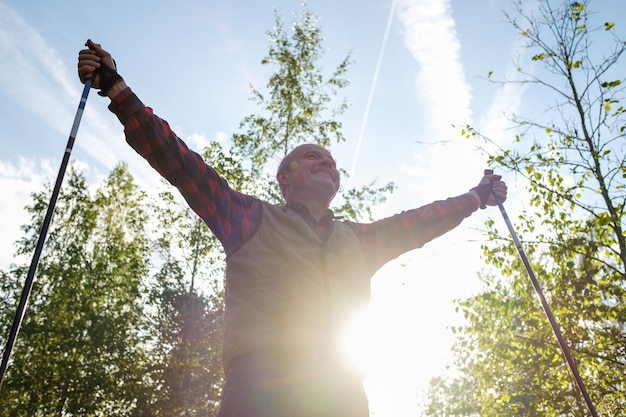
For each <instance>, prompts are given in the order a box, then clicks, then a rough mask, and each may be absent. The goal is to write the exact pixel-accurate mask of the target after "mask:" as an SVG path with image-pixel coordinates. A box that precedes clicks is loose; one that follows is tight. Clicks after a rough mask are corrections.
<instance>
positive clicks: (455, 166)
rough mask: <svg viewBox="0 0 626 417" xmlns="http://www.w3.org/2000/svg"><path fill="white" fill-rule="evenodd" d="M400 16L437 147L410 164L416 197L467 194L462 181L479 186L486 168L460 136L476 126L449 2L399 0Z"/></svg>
mask: <svg viewBox="0 0 626 417" xmlns="http://www.w3.org/2000/svg"><path fill="white" fill-rule="evenodd" d="M397 16H398V20H399V21H400V22H401V23H402V25H403V28H404V43H405V45H406V47H407V49H408V50H409V52H410V53H411V55H412V56H413V57H414V59H415V61H416V63H417V66H418V73H417V77H416V82H417V94H418V96H419V97H420V99H422V101H423V102H424V106H423V107H424V108H425V109H427V112H428V117H427V118H425V120H428V124H427V125H426V126H423V129H424V135H425V136H426V135H427V136H428V137H429V138H430V139H429V141H430V142H436V145H434V146H430V147H427V146H423V147H422V150H420V152H421V153H422V154H421V155H419V156H418V155H414V159H413V161H411V162H410V164H411V165H413V166H418V167H419V169H417V168H415V167H409V166H408V165H406V164H405V165H404V166H403V172H405V173H412V174H415V175H416V176H415V177H414V178H413V184H416V185H415V186H414V189H413V191H414V192H416V193H418V192H419V194H420V195H421V198H420V199H432V198H441V197H442V196H445V195H446V193H457V194H458V193H459V192H462V191H463V189H461V190H459V185H460V184H461V185H463V186H467V185H468V184H469V183H466V182H465V180H464V181H463V182H460V181H459V179H460V178H462V176H463V175H468V176H469V175H471V173H473V172H475V177H476V178H477V181H476V182H478V179H479V177H480V176H481V174H482V168H481V162H480V160H479V158H477V156H478V155H477V153H476V152H475V151H474V149H473V147H472V143H470V141H467V140H463V139H462V138H461V136H460V126H463V125H465V124H471V122H472V110H471V107H470V106H471V100H472V95H471V89H470V86H469V84H468V83H467V82H466V79H465V76H464V74H463V65H462V62H461V55H460V52H461V43H460V42H459V40H458V37H457V31H456V25H455V22H454V19H453V18H452V11H451V6H450V1H449V0H398V14H397ZM453 125H455V126H457V127H453ZM444 142H445V144H444ZM441 173H444V174H443V175H441ZM434 176H436V177H434Z"/></svg>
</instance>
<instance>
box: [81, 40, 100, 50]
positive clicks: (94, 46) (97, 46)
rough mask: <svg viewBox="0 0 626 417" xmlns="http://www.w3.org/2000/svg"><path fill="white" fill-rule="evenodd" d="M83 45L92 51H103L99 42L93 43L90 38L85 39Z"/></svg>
mask: <svg viewBox="0 0 626 417" xmlns="http://www.w3.org/2000/svg"><path fill="white" fill-rule="evenodd" d="M85 46H86V47H87V48H89V49H91V50H92V51H96V52H102V51H103V49H102V48H101V47H100V44H99V43H95V42H94V41H92V40H91V39H87V42H86V43H85Z"/></svg>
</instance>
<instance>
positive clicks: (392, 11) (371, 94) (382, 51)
mask: <svg viewBox="0 0 626 417" xmlns="http://www.w3.org/2000/svg"><path fill="white" fill-rule="evenodd" d="M397 2H398V0H393V2H392V3H391V9H389V17H388V18H387V27H386V29H385V36H384V37H383V44H382V46H381V47H380V52H379V53H378V62H377V63H376V70H375V71H374V78H373V79H372V85H371V87H370V92H369V95H368V97H367V104H366V105H365V113H364V114H363V120H362V122H361V129H360V131H359V137H358V140H357V144H356V150H355V151H354V157H353V158H352V166H351V167H350V176H349V177H348V189H349V188H350V186H351V184H352V177H353V176H354V171H355V170H356V164H357V161H358V159H359V153H360V151H361V143H362V142H363V133H364V132H365V126H366V125H367V118H368V116H369V112H370V107H371V105H372V99H373V97H374V90H375V89H376V83H377V82H378V73H379V72H380V66H381V63H382V61H383V55H384V54H385V47H386V46H387V39H388V38H389V31H390V30H391V24H392V23H393V16H394V14H395V10H396V4H397Z"/></svg>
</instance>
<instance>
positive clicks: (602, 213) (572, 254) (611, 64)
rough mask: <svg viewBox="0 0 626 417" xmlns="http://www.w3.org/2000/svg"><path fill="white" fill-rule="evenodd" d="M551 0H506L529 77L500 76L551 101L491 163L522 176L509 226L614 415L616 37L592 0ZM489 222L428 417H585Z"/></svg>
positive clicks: (619, 304)
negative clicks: (475, 280) (452, 369)
mask: <svg viewBox="0 0 626 417" xmlns="http://www.w3.org/2000/svg"><path fill="white" fill-rule="evenodd" d="M553 3H554V2H551V1H547V0H542V1H540V2H539V8H538V9H537V11H536V12H535V13H531V14H526V12H525V9H524V8H523V6H522V2H516V3H515V9H516V10H515V14H514V15H507V16H508V18H509V21H510V22H511V24H512V25H513V27H514V28H515V29H516V30H517V31H518V32H519V33H520V34H521V36H523V38H524V39H525V40H526V42H527V45H526V46H527V48H529V50H530V51H531V54H530V55H531V62H532V63H533V65H534V71H526V70H525V69H524V65H522V64H521V63H520V64H519V68H518V73H519V78H518V79H516V80H504V81H502V82H503V83H510V82H524V83H526V84H527V85H529V89H530V92H531V93H533V92H536V93H540V94H542V97H543V99H544V101H545V102H547V103H552V104H549V107H547V108H545V109H544V110H545V112H544V113H543V115H542V116H541V117H539V116H537V117H534V116H533V117H523V116H515V117H514V118H513V120H514V121H515V122H516V123H517V125H518V126H519V133H518V135H516V140H515V142H514V144H513V145H512V147H511V148H502V149H499V150H498V151H496V152H495V153H491V154H489V162H490V163H492V164H494V165H496V166H499V167H501V169H503V170H508V171H511V172H514V173H515V174H517V176H518V178H520V180H524V181H526V183H527V184H528V185H527V192H528V198H527V201H528V202H529V208H528V209H526V210H524V211H522V212H521V214H520V215H519V217H518V218H517V222H516V224H515V228H516V230H517V231H518V234H519V236H520V238H521V240H522V241H523V245H524V249H525V251H526V253H527V254H528V256H529V258H530V260H531V264H532V267H533V270H534V272H535V274H536V275H537V277H538V278H539V279H540V281H541V286H542V288H543V291H544V292H545V294H546V297H547V299H548V303H549V304H550V306H551V309H552V310H553V312H554V315H555V316H556V320H557V322H558V324H559V326H560V328H561V330H562V332H563V334H564V337H565V339H566V341H567V343H568V345H569V347H570V349H571V351H572V354H573V356H574V358H575V360H576V361H577V363H578V366H579V368H580V372H581V374H582V378H583V380H584V381H585V383H586V386H587V389H588V391H589V392H590V395H591V397H592V400H593V402H594V403H595V405H596V408H597V409H598V412H599V413H600V414H601V415H605V416H624V415H626V411H625V410H626V394H625V392H626V390H625V388H626V373H625V372H624V369H625V368H626V348H625V346H626V344H625V342H626V303H625V300H626V297H625V296H626V279H625V278H626V245H625V239H626V236H625V235H624V230H623V221H624V202H625V201H626V200H625V198H626V193H625V189H624V186H625V181H626V164H625V158H626V153H625V151H624V147H623V140H624V132H625V130H626V119H625V118H624V111H625V110H624V107H623V105H622V104H621V103H622V102H623V101H624V87H623V81H624V79H623V66H620V65H619V60H620V58H621V56H622V54H623V53H624V51H625V50H626V42H624V39H623V38H621V37H619V36H618V35H616V34H615V30H616V26H615V24H614V23H613V22H599V23H598V22H594V20H593V19H594V17H595V14H594V13H593V12H592V11H591V10H590V8H589V4H590V1H582V2H562V3H560V4H559V5H558V6H554V5H553ZM469 131H470V132H471V133H472V134H474V135H475V136H476V137H479V138H481V139H484V140H487V141H489V142H492V141H490V139H489V138H487V137H485V136H483V135H481V134H480V132H477V131H475V130H472V129H471V128H470V129H469ZM492 144H493V142H492ZM495 225H496V223H495V222H494V221H489V222H488V223H487V227H488V237H489V239H490V241H491V243H490V244H487V245H485V246H484V255H485V259H486V261H487V263H488V264H490V265H491V266H493V269H492V271H493V272H489V273H486V274H484V276H483V277H482V278H483V281H484V285H485V288H484V290H483V291H482V293H481V294H479V295H477V296H475V297H472V298H470V299H467V300H464V301H461V302H459V309H460V310H461V311H462V312H463V314H464V316H465V318H466V319H467V324H466V325H465V326H462V327H460V328H458V329H455V331H456V332H457V333H458V335H459V339H458V343H457V344H456V347H455V350H456V362H457V366H458V368H459V369H460V370H461V372H460V376H459V377H458V378H457V379H454V378H453V379H451V380H447V381H443V382H442V381H434V384H433V388H434V389H433V391H432V395H433V397H432V401H431V403H430V405H431V406H432V409H431V412H430V413H429V414H427V415H432V416H434V415H442V414H437V413H438V412H439V411H440V410H441V407H437V404H441V403H442V402H445V401H446V400H448V403H450V402H453V403H455V404H457V405H458V404H465V405H470V404H474V405H476V404H478V405H479V407H478V408H477V409H472V411H471V412H455V413H449V414H447V415H459V416H462V415H481V416H501V415H518V416H555V417H556V416H563V415H568V416H569V415H571V416H586V415H588V411H587V410H586V405H585V403H584V401H583V400H582V398H581V395H580V393H579V392H578V389H577V387H576V386H575V384H574V383H573V381H572V378H571V376H570V372H569V369H568V367H567V366H566V364H565V363H564V360H563V358H562V357H561V354H560V350H559V347H558V345H557V343H556V340H555V337H554V336H553V334H552V332H551V329H550V327H549V325H548V322H547V320H546V318H545V316H544V315H543V313H542V311H541V309H540V306H539V304H538V302H537V300H536V297H535V296H534V290H533V288H532V286H531V285H530V283H529V280H528V278H527V275H526V272H525V269H524V266H523V265H522V263H521V261H520V260H519V257H518V255H517V251H516V249H515V247H514V246H513V244H512V243H511V242H510V240H509V239H508V238H507V237H503V236H500V235H499V232H498V230H497V229H496V226H495ZM459 386H464V387H466V389H468V390H469V391H464V392H462V393H459V392H458V391H455V387H459ZM435 388H436V389H435Z"/></svg>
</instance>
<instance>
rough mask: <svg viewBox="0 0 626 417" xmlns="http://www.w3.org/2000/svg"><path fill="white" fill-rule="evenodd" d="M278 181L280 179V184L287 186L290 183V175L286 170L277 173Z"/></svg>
mask: <svg viewBox="0 0 626 417" xmlns="http://www.w3.org/2000/svg"><path fill="white" fill-rule="evenodd" d="M276 181H278V184H279V185H281V186H285V185H287V184H289V175H287V173H286V172H284V171H280V172H278V173H276Z"/></svg>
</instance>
